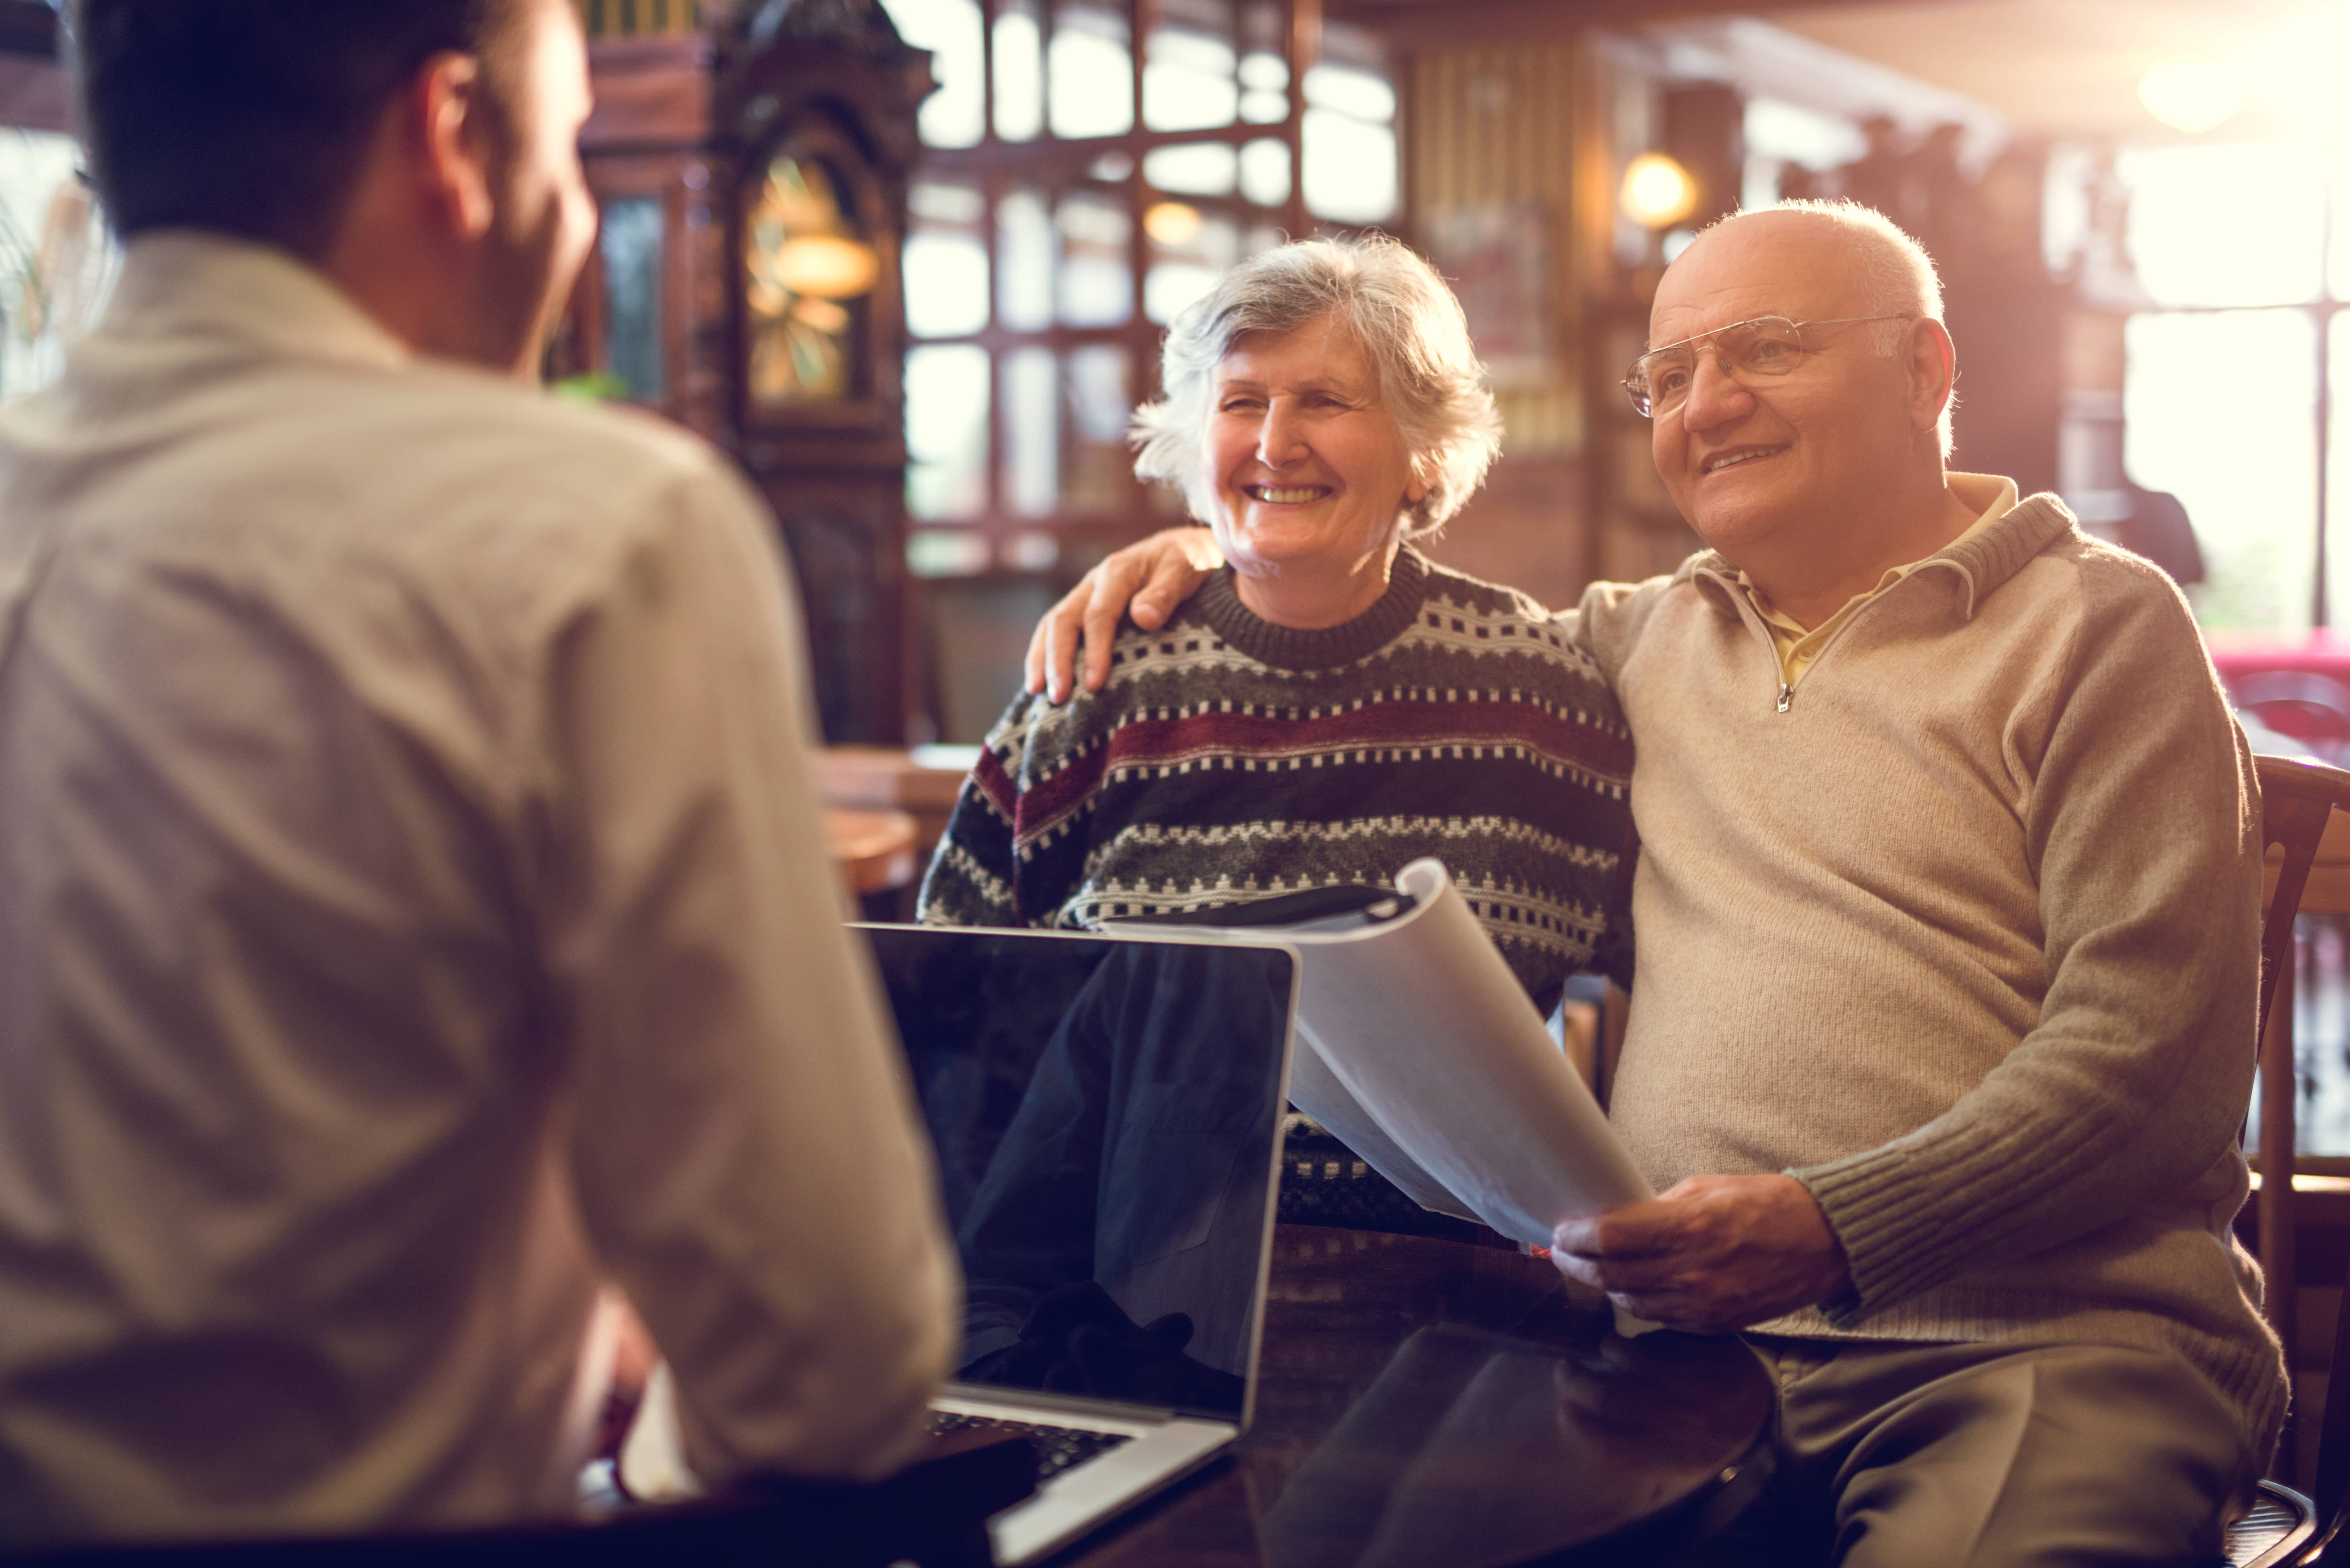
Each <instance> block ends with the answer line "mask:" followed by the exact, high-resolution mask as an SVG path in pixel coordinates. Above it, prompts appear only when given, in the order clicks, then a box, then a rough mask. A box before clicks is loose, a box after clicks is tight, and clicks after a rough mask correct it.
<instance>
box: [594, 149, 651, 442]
mask: <svg viewBox="0 0 2350 1568" xmlns="http://www.w3.org/2000/svg"><path fill="white" fill-rule="evenodd" d="M662 219H663V213H662V212H661V199H660V197H659V196H622V197H619V198H618V199H616V200H613V201H610V202H605V203H604V223H603V227H602V228H601V229H600V230H599V231H598V234H597V249H598V252H599V253H600V254H601V255H602V258H603V262H604V362H605V365H606V368H607V369H609V370H610V371H611V373H612V375H613V376H614V378H616V379H618V380H619V382H620V383H621V385H623V386H625V387H626V388H627V389H628V395H629V397H631V398H635V399H638V400H641V401H645V402H657V401H659V400H660V397H661V395H662V391H663V389H664V380H663V376H662V365H661V330H660V328H661V317H660V298H661V287H660V281H661V231H662V229H663V228H664V227H665V224H664V223H663V221H662Z"/></svg>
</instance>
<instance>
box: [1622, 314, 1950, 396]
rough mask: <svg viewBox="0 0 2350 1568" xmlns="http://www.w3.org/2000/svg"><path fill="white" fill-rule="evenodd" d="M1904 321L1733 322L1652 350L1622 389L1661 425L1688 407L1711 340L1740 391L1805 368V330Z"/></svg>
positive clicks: (1635, 364)
mask: <svg viewBox="0 0 2350 1568" xmlns="http://www.w3.org/2000/svg"><path fill="white" fill-rule="evenodd" d="M1908 319H1909V317H1908V316H1907V315H1893V316H1836V317H1829V318H1828V319H1826V320H1825V321H1790V320H1788V319H1787V318H1786V317H1783V316H1758V317H1755V318H1754V319H1753V320H1752V321H1738V322H1732V323H1731V325H1730V326H1728V327H1715V328H1714V329H1713V330H1712V331H1711V332H1700V333H1699V334H1697V335H1696V336H1695V337H1684V338H1682V339H1681V340H1680V341H1679V342H1678V343H1668V344H1666V345H1665V346H1664V347H1663V348H1651V349H1649V350H1648V352H1647V353H1646V354H1643V355H1641V356H1640V357H1639V358H1638V359H1635V360H1633V361H1632V373H1631V374H1630V375H1628V376H1627V377H1625V378H1624V389H1625V390H1626V391H1627V392H1629V393H1631V394H1632V407H1633V408H1634V409H1636V410H1638V411H1639V413H1640V414H1641V416H1642V417H1643V418H1646V419H1660V418H1662V417H1663V416H1664V415H1666V414H1669V413H1671V412H1672V411H1673V410H1675V409H1678V408H1679V407H1680V406H1681V405H1682V404H1683V403H1685V402H1688V401H1689V395H1690V388H1691V387H1692V386H1694V385H1696V383H1697V356H1698V345H1700V344H1701V343H1704V342H1706V341H1707V340H1708V339H1711V341H1712V344H1713V354H1714V358H1715V359H1716V360H1717V361H1718V362H1719V363H1720V364H1721V369H1722V370H1723V372H1724V373H1725V374H1727V375H1728V376H1729V377H1730V379H1731V380H1733V381H1736V382H1738V383H1739V384H1740V385H1742V386H1743V385H1746V384H1748V383H1749V382H1751V381H1752V380H1753V379H1756V378H1758V377H1764V376H1784V375H1786V374H1787V373H1788V372H1790V371H1792V370H1793V369H1794V368H1795V367H1796V366H1798V365H1800V364H1802V363H1803V362H1804V328H1806V327H1843V326H1846V325H1847V324H1849V323H1852V322H1857V321H1907V320H1908Z"/></svg>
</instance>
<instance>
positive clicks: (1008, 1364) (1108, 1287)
mask: <svg viewBox="0 0 2350 1568" xmlns="http://www.w3.org/2000/svg"><path fill="white" fill-rule="evenodd" d="M864 929H865V931H866V933H867V935H868V938H869V939H870V940H871V941H872V945H873V951H874V955H875V958H876V960H877V961H878V962H879V967H880V971H881V975H882V979H883V981H884V983H885V984H886V985H887V986H888V988H889V1002H890V1006H891V1008H892V1009H893V1010H894V1011H895V1012H896V1013H897V1019H898V1031H899V1036H900V1037H901V1038H902V1039H903V1040H904V1042H905V1047H906V1054H907V1057H908V1059H909V1061H910V1064H911V1067H912V1072H913V1083H914V1088H915V1092H916V1094H917V1095H918V1096H920V1100H921V1106H922V1116H923V1118H924V1119H925V1121H927V1122H928V1123H929V1126H930V1132H931V1140H932V1142H933V1143H934V1144H935V1145H936V1146H937V1149H938V1161H939V1176H940V1180H941V1187H942V1189H943V1190H944V1195H945V1202H946V1213H947V1220H948V1223H949V1224H950V1225H951V1227H952V1229H953V1231H954V1235H955V1241H956V1243H957V1245H958V1247H959V1248H960V1249H961V1251H962V1267H963V1277H964V1281H965V1285H966V1289H967V1292H968V1303H969V1304H968V1306H967V1307H966V1309H965V1311H966V1316H965V1324H964V1340H963V1348H962V1359H961V1362H960V1364H959V1369H958V1370H957V1372H956V1373H955V1375H954V1376H955V1380H956V1381H957V1382H960V1383H965V1384H993V1385H996V1386H1003V1387H1016V1388H1031V1389H1040V1390H1044V1391H1045V1392H1048V1393H1054V1394H1063V1395H1069V1396H1075V1397H1086V1398H1095V1399H1106V1400H1113V1401H1119V1402H1124V1403H1130V1404H1140V1405H1148V1406H1151V1407H1159V1408H1171V1409H1178V1410H1183V1411H1188V1412H1192V1413H1196V1414H1202V1415H1209V1416H1213V1417H1219V1418H1222V1419H1225V1420H1231V1421H1238V1420H1240V1419H1241V1418H1242V1413H1243V1407H1244V1406H1245V1403H1246V1391H1247V1385H1246V1379H1247V1377H1248V1376H1249V1373H1250V1371H1251V1366H1252V1362H1253V1356H1254V1347H1255V1343H1256V1328H1257V1314H1258V1312H1259V1304H1260V1303H1261V1301H1262V1299H1263V1292H1262V1290H1261V1289H1260V1279H1261V1276H1262V1273H1263V1268H1264V1264H1265V1251H1266V1236H1267V1229H1268V1226H1269V1225H1270V1223H1271V1218H1272V1211H1273V1202H1274V1164H1275V1160H1276V1158H1277V1157H1278V1153H1279V1149H1278V1144H1279V1140H1280V1136H1281V1113H1282V1110H1283V1103H1282V1094H1283V1069H1284V1064H1285V1055H1284V1053H1285V1050H1286V1046H1287V1042H1288V1038H1289V1029H1290V1017H1291V1009H1292V1005H1293V1002H1292V997H1293V991H1294V987H1293V981H1292V974H1293V969H1294V962H1293V961H1292V959H1291V958H1290V955H1289V954H1287V953H1286V952H1283V951H1280V950H1269V949H1264V948H1250V947H1220V946H1202V945H1195V944H1190V943H1181V942H1158V941H1149V940H1131V939H1126V938H1118V939H1112V938H1107V937H1085V936H1072V935H1061V934H1054V933H1045V932H1034V931H1007V930H989V929H946V928H937V927H926V928H916V927H899V926H873V927H866V928H864Z"/></svg>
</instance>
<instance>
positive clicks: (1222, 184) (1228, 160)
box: [1142, 141, 1285, 196]
mask: <svg viewBox="0 0 2350 1568" xmlns="http://www.w3.org/2000/svg"><path fill="white" fill-rule="evenodd" d="M1142 177H1143V178H1144V179H1145V180H1148V181H1149V182H1150V183H1152V184H1153V185H1156V186H1158V187H1159V189H1160V190H1161V191H1176V192H1181V193H1182V194H1184V195H1187V196H1229V195H1231V194H1232V187H1233V186H1235V185H1236V184H1238V183H1239V182H1240V154H1239V153H1238V152H1236V151H1233V149H1232V144H1231V143H1230V142H1224V141H1195V142H1193V143H1191V145H1190V146H1187V147H1159V148H1154V149H1153V150H1152V151H1149V152H1146V153H1144V154H1143V155H1142ZM1284 183H1285V180H1284Z"/></svg>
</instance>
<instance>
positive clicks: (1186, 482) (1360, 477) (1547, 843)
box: [920, 238, 1631, 1006]
mask: <svg viewBox="0 0 2350 1568" xmlns="http://www.w3.org/2000/svg"><path fill="white" fill-rule="evenodd" d="M1163 376H1164V381H1165V385H1166V389H1167V395H1166V398H1165V399H1164V400H1162V401H1160V402H1158V403H1154V404H1150V405H1149V406H1146V407H1144V408H1143V409H1141V410H1139V411H1138V412H1137V413H1136V415H1135V422H1134V432H1135V441H1136V442H1137V444H1138V446H1139V449H1140V456H1139V459H1138V461H1137V462H1136V464H1135V471H1136V472H1138V473H1139V474H1141V475H1143V476H1144V477H1145V478H1149V479H1156V480H1163V481H1167V482H1170V483H1175V484H1179V485H1180V486H1181V487H1182V489H1183V493H1184V495H1185V497H1186V499H1187V500H1188V501H1189V502H1190V504H1191V512H1192V514H1193V515H1194V516H1195V517H1197V518H1198V519H1200V520H1201V521H1202V522H1204V523H1206V524H1208V526H1209V527H1210V528H1211V529H1212V530H1213V531H1214V535H1215V539H1216V543H1217V545H1219V546H1220V547H1221V549H1222V556H1223V558H1224V560H1225V561H1226V562H1227V563H1229V565H1228V566H1226V567H1225V568H1224V569H1223V570H1222V571H1221V572H1220V573H1218V574H1216V575H1214V576H1211V577H1210V578H1209V579H1208V581H1207V582H1206V584H1205V585H1204V586H1203V587H1201V589H1200V591H1199V592H1198V593H1197V594H1196V595H1194V596H1193V597H1191V600H1190V601H1188V602H1187V603H1185V604H1184V605H1182V606H1181V607H1179V608H1178V609H1177V610H1176V611H1175V613H1174V614H1173V615H1172V616H1170V618H1169V619H1168V621H1167V623H1166V625H1165V626H1164V627H1163V628H1161V629H1159V630H1158V631H1155V632H1149V633H1145V632H1141V631H1139V630H1137V629H1136V628H1134V626H1133V624H1132V623H1131V622H1130V621H1129V622H1128V623H1126V624H1125V626H1124V627H1123V628H1121V635H1120V636H1119V637H1118V641H1117V644H1116V647H1115V649H1113V650H1112V661H1111V673H1110V677H1109V680H1108V681H1107V683H1106V684H1105V685H1104V686H1103V688H1102V690H1101V691H1098V692H1080V693H1078V694H1077V695H1076V698H1075V699H1074V700H1073V701H1069V702H1068V703H1066V705H1061V706H1055V705H1054V704H1052V703H1050V702H1048V701H1045V700H1043V699H1042V698H1039V697H1034V696H1024V697H1022V698H1021V699H1019V700H1018V701H1015V702H1014V703H1013V705H1012V708H1011V711H1009V712H1008V713H1007V714H1005V716H1004V718H1003V722H1001V723H1000V724H998V725H997V726H996V729H995V731H994V732H993V734H991V735H990V736H989V737H988V741H987V747H986V751H985V753H984V754H983V756H982V757H981V760H980V763H979V765H978V767H977V768H976V769H975V770H974V771H973V773H972V778H971V781H970V783H969V784H967V785H966V786H965V787H964V790H963V794H962V800H961V801H960V802H959V803H958V805H957V806H956V809H955V814H954V816H953V819H952V821H951V823H950V825H949V826H948V828H947V832H946V836H945V837H944V839H943V840H942V841H941V844H940V846H939V851H938V857H937V859H936V860H935V861H934V862H933V863H932V865H931V870H930V875H929V877H928V878H927V879H926V881H925V882H924V884H923V888H922V895H921V907H920V919H923V920H924V921H926V922H931V923H934V924H963V925H1004V926H1010V925H1021V926H1045V927H1062V928H1081V929H1082V928H1092V927H1095V926H1097V925H1098V924H1099V923H1100V922H1101V921H1102V920H1103V919H1116V918H1118V917H1122V916H1144V915H1151V914H1159V913H1169V912H1174V911H1180V910H1193V909H1207V908H1212V907H1215V906H1218V905H1223V904H1231V903H1236V902H1241V901H1244V900H1248V899H1252V898H1264V897H1268V896H1270V895H1273V894H1277V893H1282V892H1288V891H1295V890H1297V889H1299V888H1310V887H1319V886H1325V885H1328V884H1332V883H1368V884H1387V883H1390V882H1392V881H1393V879H1394V877H1395V875H1396V873H1397V872H1398V871H1399V870H1400V869H1401V868H1402V867H1404V866H1405V865H1406V864H1408V863H1409V862H1410V861H1412V860H1413V859H1416V858H1418V857H1421V856H1424V855H1433V856H1435V857H1438V858H1439V859H1440V860H1442V861H1443V862H1444V864H1445V866H1446V867H1448V868H1449V869H1450V870H1451V873H1452V876H1453V878H1454V880H1455V881H1456V882H1457V883H1458V884H1459V886H1460V888H1461V894H1462V896H1463V897H1464V898H1467V900H1468V901H1469V904H1470V906H1471V909H1474V910H1475V911H1476V913H1477V915H1478V917H1479V919H1481V920H1482V922H1483V923H1484V925H1485V927H1486V929H1488V930H1489V931H1490V932H1491V933H1492V937H1493V940H1494V941H1495V942H1496V943H1497V944H1499V946H1500V947H1501V950H1502V951H1503V954H1504V956H1505V957H1506V958H1507V959H1508V960H1509V962H1510V965H1511V967H1512V969H1513V971H1515V973H1516V975H1517V977H1518V979H1519V981H1521V982H1522V983H1523V985H1524V986H1525V988H1526V990H1527V992H1529V993H1530V994H1532V995H1533V996H1534V998H1535V999H1536V1000H1537V1001H1538V1002H1541V1003H1542V1004H1543V1005H1544V1006H1547V1005H1548V1004H1549V1002H1551V1001H1552V1000H1554V999H1555V997H1556V995H1557V993H1558V992H1559V990H1560V988H1561V986H1562V983H1563V982H1564V981H1565V979H1566V977H1567V976H1568V975H1569V974H1570V973H1571V972H1573V971H1575V970H1577V969H1579V968H1583V967H1586V966H1587V965H1588V964H1589V963H1590V962H1591V961H1592V958H1593V954H1594V951H1595V949H1596V947H1597V946H1598V944H1600V943H1601V942H1602V940H1604V939H1605V938H1606V937H1607V935H1608V934H1609V932H1610V930H1611V929H1612V928H1615V927H1616V926H1617V924H1618V923H1619V922H1620V921H1621V919H1622V918H1623V917H1622V903H1621V898H1622V889H1623V885H1624V882H1625V880H1626V877H1625V873H1626V872H1627V870H1628V867H1627V863H1626V862H1627V855H1628V850H1629V838H1630V829H1629V815H1628V811H1627V804H1626V799H1625V790H1626V784H1625V781H1626V778H1627V774H1628V773H1629V769H1630V764H1631V748H1630V742H1629V741H1628V739H1627V733H1626V731H1625V727H1624V722H1623V719H1622V717H1621V716H1620V715H1619V714H1618V713H1617V709H1616V704H1615V701H1614V700H1613V699H1612V698H1611V697H1610V696H1609V694H1608V692H1607V688H1606V687H1605V686H1604V685H1603V684H1602V683H1601V682H1600V680H1599V678H1598V675H1597V674H1596V671H1595V670H1593V669H1592V668H1591V666H1590V665H1589V664H1588V663H1587V662H1586V660H1585V659H1583V658H1582V657H1581V656H1580V655H1579V654H1577V653H1575V651H1573V650H1572V649H1568V648H1566V647H1565V645H1564V644H1563V642H1562V639H1560V638H1559V636H1558V634H1557V633H1556V632H1555V631H1554V630H1552V629H1551V628H1550V626H1549V623H1548V617H1547V615H1546V612H1545V611H1544V609H1543V608H1542V607H1540V606H1539V605H1536V604H1534V603H1533V602H1532V601H1531V600H1528V599H1526V598H1525V597H1523V596H1522V595H1519V594H1517V593H1514V592H1513V591H1511V590H1510V589H1507V588H1500V587H1492V586H1490V585H1488V584H1485V583H1481V582H1478V581H1475V580H1474V579H1471V578H1469V577H1465V576H1460V575H1459V574H1457V573H1453V572H1449V571H1446V570H1445V569H1443V568H1442V567H1440V566H1434V565H1432V564H1431V563H1430V562H1429V561H1428V559H1427V558H1426V557H1424V556H1421V555H1420V554H1419V552H1418V551H1416V550H1415V549H1413V548H1412V546H1411V542H1412V541H1413V540H1416V539H1419V538H1424V537H1426V536H1427V535H1431V534H1433V533H1434V532H1435V531H1436V530H1437V529H1439V528H1440V527H1441V526H1443V524H1444V523H1445V522H1446V521H1447V520H1448V519H1449V518H1451V516H1452V515H1453V514H1455V513H1456V512H1458V511H1459V510H1460V509H1461V505H1462V504H1463V503H1465V502H1466V501H1467V500H1468V499H1469V497H1470V495H1471V493H1473V492H1474V491H1475V490H1476V488H1477V486H1478V484H1479V483H1481V482H1482V480H1483V478H1484V474H1485V470H1486V468H1487V467H1488V465H1489V464H1491V462H1492V458H1493V454H1494V452H1495V450H1496V448H1497V447H1498V445H1499V421H1498V420H1497V418H1496V417H1495V414H1494V411H1493V401H1492V394H1491V393H1490V392H1488V391H1487V390H1486V389H1485V387H1484V384H1483V377H1482V367H1481V366H1480V365H1479V363H1478V362H1477V358H1476V356H1475V354H1474V352H1473V351H1472V350H1471V347H1470V343H1469V334H1468V329H1467V327H1466V324H1465V323H1464V321H1463V320H1462V317H1461V306H1460V304H1459V302H1458V301H1456V300H1455V299H1454V298H1453V296H1452V294H1451V290H1449V289H1448V288H1446V287H1445V286H1444V284H1443V282H1442V280H1441V279H1440V278H1439V277H1438V276H1437V275H1436V274H1435V273H1434V272H1433V271H1431V270H1430V268H1429V266H1428V265H1427V264H1426V263H1425V262H1423V261H1421V260H1420V259H1419V257H1418V256H1416V255H1414V254H1412V253H1411V252H1410V251H1409V249H1407V248H1406V247H1405V246H1403V245H1401V244H1397V243H1396V242H1394V241H1392V240H1388V239H1384V238H1379V239H1369V240H1359V241H1342V240H1328V239H1315V240H1307V241H1305V242H1302V243H1300V244H1290V245H1284V246H1282V247H1280V248H1279V249H1276V250H1273V251H1269V252H1266V253H1264V254H1262V255H1259V256H1257V257H1256V258H1254V259H1253V260H1252V261H1249V262H1247V263H1245V264H1243V265H1242V266H1240V267H1239V268H1237V269H1236V270H1234V271H1233V272H1232V273H1231V274H1229V275H1227V276H1226V277H1225V278H1224V280H1223V281H1222V284H1220V285H1219V286H1217V288H1216V289H1215V290H1214V291H1213V292H1212V293H1211V294H1210V295H1208V296H1206V297H1205V298H1203V299H1201V300H1200V301H1199V302H1197V303H1196V304H1194V305H1193V306H1191V307H1190V308H1189V309H1187V310H1185V311H1184V312H1183V313H1182V314H1181V315H1180V316H1179V317H1177V318H1176V321H1175V323H1174V326H1173V327H1172V328H1171V329H1170V332H1169V334H1168V337H1167V345H1166V353H1165V368H1164V372H1163ZM1463 698H1467V699H1469V700H1468V701H1462V700H1461V699H1463ZM1497 762H1499V763H1501V764H1502V765H1498V766H1497V765H1496V763H1497Z"/></svg>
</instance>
